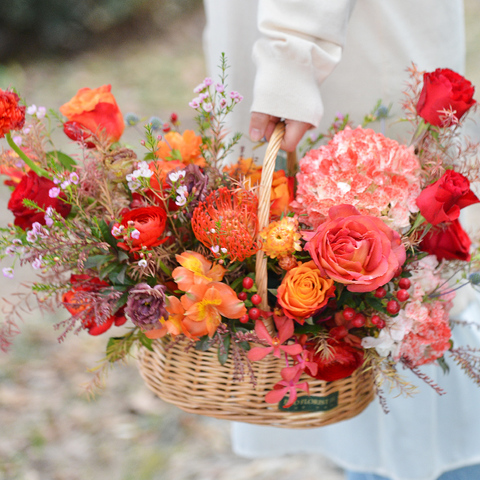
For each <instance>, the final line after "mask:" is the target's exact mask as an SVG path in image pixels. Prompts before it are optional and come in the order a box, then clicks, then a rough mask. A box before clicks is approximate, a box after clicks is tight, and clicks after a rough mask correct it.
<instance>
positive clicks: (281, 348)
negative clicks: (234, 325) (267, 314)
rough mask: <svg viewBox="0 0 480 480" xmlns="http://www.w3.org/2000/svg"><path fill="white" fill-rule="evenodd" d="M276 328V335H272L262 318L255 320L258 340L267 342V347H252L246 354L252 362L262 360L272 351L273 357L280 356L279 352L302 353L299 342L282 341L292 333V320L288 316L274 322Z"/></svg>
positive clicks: (290, 336) (287, 338)
mask: <svg viewBox="0 0 480 480" xmlns="http://www.w3.org/2000/svg"><path fill="white" fill-rule="evenodd" d="M276 326H277V329H278V336H275V337H272V336H271V335H270V334H269V333H268V330H267V328H266V327H265V325H264V323H263V321H262V320H257V321H256V322H255V333H256V334H257V336H258V338H259V339H260V340H264V341H265V342H266V343H268V344H269V346H267V347H253V348H252V349H251V350H249V352H248V354H247V356H248V359H249V360H250V361H252V362H256V361H258V360H262V359H263V358H265V357H266V356H267V355H268V354H269V353H272V355H273V356H274V357H277V358H280V356H281V352H284V353H288V354H289V355H299V354H300V353H302V350H303V347H302V346H301V345H300V344H299V343H295V344H293V345H284V343H285V342H286V341H288V340H290V338H292V337H293V334H294V325H293V320H291V319H289V318H286V317H285V318H284V319H283V318H282V321H281V322H280V321H278V322H276Z"/></svg>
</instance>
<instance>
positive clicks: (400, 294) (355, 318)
mask: <svg viewBox="0 0 480 480" xmlns="http://www.w3.org/2000/svg"><path fill="white" fill-rule="evenodd" d="M411 285H412V282H411V281H410V280H409V279H408V278H400V280H399V281H398V290H396V291H395V292H394V293H393V294H392V293H389V292H388V291H387V289H386V288H385V287H378V288H377V289H376V290H375V293H374V296H375V297H376V298H378V299H383V298H385V297H387V298H386V305H385V308H386V310H387V312H388V313H389V314H390V315H396V314H397V313H398V312H399V311H400V309H401V308H402V305H401V303H403V302H406V301H407V300H408V299H409V298H410V294H409V293H408V289H409V288H410V287H411ZM394 297H396V298H394ZM343 318H344V319H345V320H346V321H348V322H350V323H351V325H352V327H355V328H361V327H363V326H365V325H366V324H368V321H367V318H366V316H365V315H364V314H363V313H360V312H357V311H356V310H354V309H353V308H351V307H346V308H345V309H344V310H343ZM369 322H370V323H371V324H372V325H374V326H376V327H377V328H379V329H382V328H384V327H385V320H383V319H382V318H381V317H380V316H379V315H372V316H371V317H370V319H369Z"/></svg>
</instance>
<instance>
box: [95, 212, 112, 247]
mask: <svg viewBox="0 0 480 480" xmlns="http://www.w3.org/2000/svg"><path fill="white" fill-rule="evenodd" d="M97 225H98V228H99V229H100V232H101V234H102V238H103V240H104V241H105V242H107V243H108V244H109V245H110V246H111V247H113V248H115V249H116V248H117V239H116V238H115V237H114V236H113V235H112V229H111V228H110V225H108V223H107V222H106V221H105V220H103V219H102V220H100V221H98V220H97Z"/></svg>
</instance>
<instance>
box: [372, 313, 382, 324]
mask: <svg viewBox="0 0 480 480" xmlns="http://www.w3.org/2000/svg"><path fill="white" fill-rule="evenodd" d="M379 320H381V318H380V317H379V316H378V315H372V318H371V319H370V321H371V322H372V323H373V325H378V322H379Z"/></svg>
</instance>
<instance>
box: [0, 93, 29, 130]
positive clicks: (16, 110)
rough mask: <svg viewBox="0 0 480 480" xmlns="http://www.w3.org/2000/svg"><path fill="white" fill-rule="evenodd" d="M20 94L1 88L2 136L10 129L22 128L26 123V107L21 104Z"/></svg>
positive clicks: (0, 127)
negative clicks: (19, 103) (19, 102)
mask: <svg viewBox="0 0 480 480" xmlns="http://www.w3.org/2000/svg"><path fill="white" fill-rule="evenodd" d="M19 100H20V99H19V98H18V95H17V94H16V93H14V92H9V91H8V90H7V91H4V90H2V89H1V88H0V138H3V137H4V136H5V134H7V133H9V132H10V130H20V129H21V128H22V127H23V125H24V123H25V107H24V106H19V105H18V101H19Z"/></svg>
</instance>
